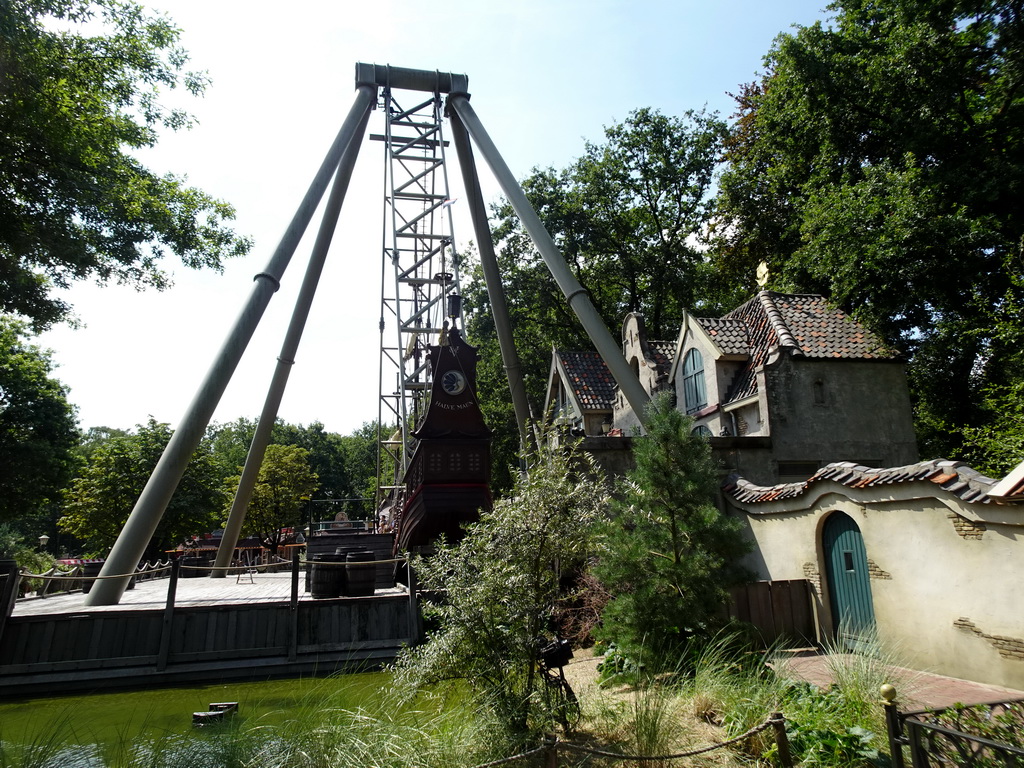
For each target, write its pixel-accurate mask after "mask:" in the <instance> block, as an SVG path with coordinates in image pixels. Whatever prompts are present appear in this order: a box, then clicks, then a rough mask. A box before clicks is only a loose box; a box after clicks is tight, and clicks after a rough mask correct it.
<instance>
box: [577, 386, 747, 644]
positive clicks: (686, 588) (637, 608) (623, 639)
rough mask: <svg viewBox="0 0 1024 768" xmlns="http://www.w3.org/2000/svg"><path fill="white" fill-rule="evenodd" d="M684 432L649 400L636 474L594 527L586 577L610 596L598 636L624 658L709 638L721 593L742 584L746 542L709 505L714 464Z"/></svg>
mask: <svg viewBox="0 0 1024 768" xmlns="http://www.w3.org/2000/svg"><path fill="white" fill-rule="evenodd" d="M692 430H693V423H692V420H691V419H690V418H689V417H687V416H685V415H684V414H682V413H681V412H679V411H678V410H676V409H675V408H674V407H673V406H672V404H671V402H670V401H669V400H668V399H667V398H666V397H660V398H656V399H655V400H653V401H652V403H651V406H650V409H649V412H648V422H647V434H646V435H645V436H643V437H638V438H637V439H636V440H635V443H634V455H635V458H636V469H635V470H633V471H632V472H630V473H629V474H628V476H627V479H626V480H625V481H624V483H623V484H622V487H621V489H620V493H619V494H618V495H619V499H620V501H619V503H618V504H617V506H616V510H615V515H614V516H613V518H612V519H611V520H609V521H608V522H607V523H606V524H605V526H604V530H603V537H602V546H603V548H602V551H601V555H600V561H599V563H598V564H597V566H596V569H595V571H596V574H597V576H598V578H599V579H600V580H601V582H602V583H603V584H604V585H605V587H606V588H607V589H608V591H609V592H610V593H611V594H612V595H613V598H612V600H611V602H610V603H609V604H608V605H607V606H606V608H605V610H604V613H603V615H602V628H601V630H600V635H601V638H602V639H603V640H605V641H608V642H611V643H614V644H615V645H616V646H617V647H618V648H619V649H620V650H621V651H622V652H623V653H624V654H625V655H626V656H630V657H633V658H637V657H638V656H640V655H641V654H642V655H644V657H645V658H646V659H648V660H652V659H653V658H654V657H656V656H658V655H660V654H661V653H662V652H667V653H668V655H669V656H670V657H671V656H672V654H673V652H674V651H677V650H678V649H679V648H680V647H681V646H682V644H683V643H685V642H686V640H687V639H688V638H689V637H692V636H694V635H709V634H711V633H713V632H714V631H715V630H716V629H717V628H718V627H719V626H720V625H721V624H722V623H723V620H724V616H725V614H724V610H723V608H724V606H725V603H726V600H727V598H728V588H729V587H730V586H732V585H734V584H737V583H741V582H742V581H744V580H745V579H746V573H745V571H744V569H742V568H741V567H739V565H738V563H737V560H738V558H740V557H741V556H742V555H743V554H745V553H746V552H748V551H749V549H750V544H749V542H748V541H747V540H746V539H745V538H744V537H743V534H742V523H741V522H740V521H739V520H738V519H735V518H730V517H726V516H725V515H723V514H722V513H721V512H719V511H718V509H717V508H716V506H715V504H714V499H715V493H716V488H717V485H718V471H717V467H716V464H715V461H714V460H713V459H712V457H711V449H710V446H709V444H708V442H707V440H706V439H705V438H703V437H701V436H700V435H696V434H693V432H692ZM652 654H653V655H652ZM670 663H673V664H674V663H675V662H670Z"/></svg>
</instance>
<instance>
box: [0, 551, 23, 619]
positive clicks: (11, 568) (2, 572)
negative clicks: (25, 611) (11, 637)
mask: <svg viewBox="0 0 1024 768" xmlns="http://www.w3.org/2000/svg"><path fill="white" fill-rule="evenodd" d="M19 581H21V568H20V567H19V566H18V562H17V561H16V560H14V559H13V558H12V559H10V560H8V559H7V558H4V559H3V560H0V636H3V633H4V625H5V624H7V619H8V617H10V615H11V614H12V613H14V603H15V601H16V600H17V599H18V582H19Z"/></svg>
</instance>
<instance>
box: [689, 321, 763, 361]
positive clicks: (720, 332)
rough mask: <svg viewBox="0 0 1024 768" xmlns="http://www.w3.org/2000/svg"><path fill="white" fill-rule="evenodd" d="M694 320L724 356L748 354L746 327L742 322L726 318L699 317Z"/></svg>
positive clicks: (748, 345)
mask: <svg viewBox="0 0 1024 768" xmlns="http://www.w3.org/2000/svg"><path fill="white" fill-rule="evenodd" d="M696 320H697V322H699V323H700V325H701V327H702V328H703V329H704V331H705V332H706V333H707V335H708V336H710V337H711V338H712V339H713V340H714V342H715V343H716V344H718V346H719V347H720V348H721V350H722V351H723V352H724V353H725V354H727V355H745V354H747V353H748V352H749V350H750V344H749V342H748V340H747V326H746V324H745V323H744V322H743V321H742V320H734V319H730V318H728V317H700V318H696Z"/></svg>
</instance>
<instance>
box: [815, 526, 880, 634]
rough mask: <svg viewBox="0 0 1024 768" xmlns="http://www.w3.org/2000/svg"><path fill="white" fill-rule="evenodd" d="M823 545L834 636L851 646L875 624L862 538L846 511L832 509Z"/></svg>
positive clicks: (823, 535)
mask: <svg viewBox="0 0 1024 768" xmlns="http://www.w3.org/2000/svg"><path fill="white" fill-rule="evenodd" d="M822 547H823V549H824V553H825V568H826V572H827V573H826V576H827V579H828V594H829V598H830V602H831V604H832V622H833V626H834V627H836V628H837V632H836V637H837V639H838V641H839V645H840V646H842V647H845V648H848V649H851V650H853V649H856V648H857V647H858V646H859V645H860V640H861V639H862V638H865V637H866V636H868V635H870V634H872V631H873V629H874V626H875V609H874V606H873V604H872V602H871V582H870V580H869V578H868V556H867V552H866V551H865V549H864V539H863V538H862V537H861V534H860V528H858V527H857V523H855V522H854V521H853V519H852V518H851V517H850V516H849V515H846V514H843V513H842V512H834V513H832V514H831V515H829V517H828V519H827V520H826V521H825V527H824V529H823V530H822Z"/></svg>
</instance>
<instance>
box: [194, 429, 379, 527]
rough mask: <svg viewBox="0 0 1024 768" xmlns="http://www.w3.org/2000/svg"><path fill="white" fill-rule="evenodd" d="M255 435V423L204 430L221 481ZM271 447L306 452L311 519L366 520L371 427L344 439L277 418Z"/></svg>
mask: <svg viewBox="0 0 1024 768" xmlns="http://www.w3.org/2000/svg"><path fill="white" fill-rule="evenodd" d="M255 432H256V421H255V420H253V419H246V418H239V419H236V420H235V421H232V422H229V423H227V424H214V425H211V427H210V429H209V430H208V438H209V440H210V443H211V446H212V449H213V452H214V454H215V455H216V457H217V460H218V462H220V464H221V466H222V468H223V472H224V477H225V479H226V478H228V477H231V476H233V475H238V474H239V473H240V472H241V469H242V467H243V466H244V465H245V459H246V456H247V455H248V453H249V445H250V443H251V442H252V437H253V435H254V434H255ZM270 440H271V443H273V444H275V445H292V446H296V447H299V448H304V449H306V450H307V451H308V452H309V464H310V468H311V469H312V470H313V472H314V473H315V474H316V475H317V477H318V478H319V486H318V487H317V489H316V490H315V492H314V493H313V495H312V506H313V509H314V515H320V510H325V512H324V514H327V512H330V515H329V516H330V517H332V518H333V516H334V514H335V513H336V512H338V511H345V512H346V514H348V515H349V517H350V518H352V519H356V518H361V517H364V516H366V515H369V514H370V513H371V511H372V509H371V507H372V504H371V502H369V501H364V500H365V499H372V498H373V495H374V491H375V487H376V485H375V484H376V477H377V464H376V445H377V425H376V424H375V423H366V424H364V425H363V426H362V427H360V428H359V429H357V430H355V431H354V432H353V433H352V434H350V435H340V434H338V433H336V432H328V431H327V430H326V429H325V428H324V425H323V424H322V423H320V422H313V423H311V424H309V425H307V426H304V425H301V424H289V423H287V422H284V421H282V420H280V419H278V421H277V422H276V423H275V424H274V428H273V430H272V431H271V434H270Z"/></svg>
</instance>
